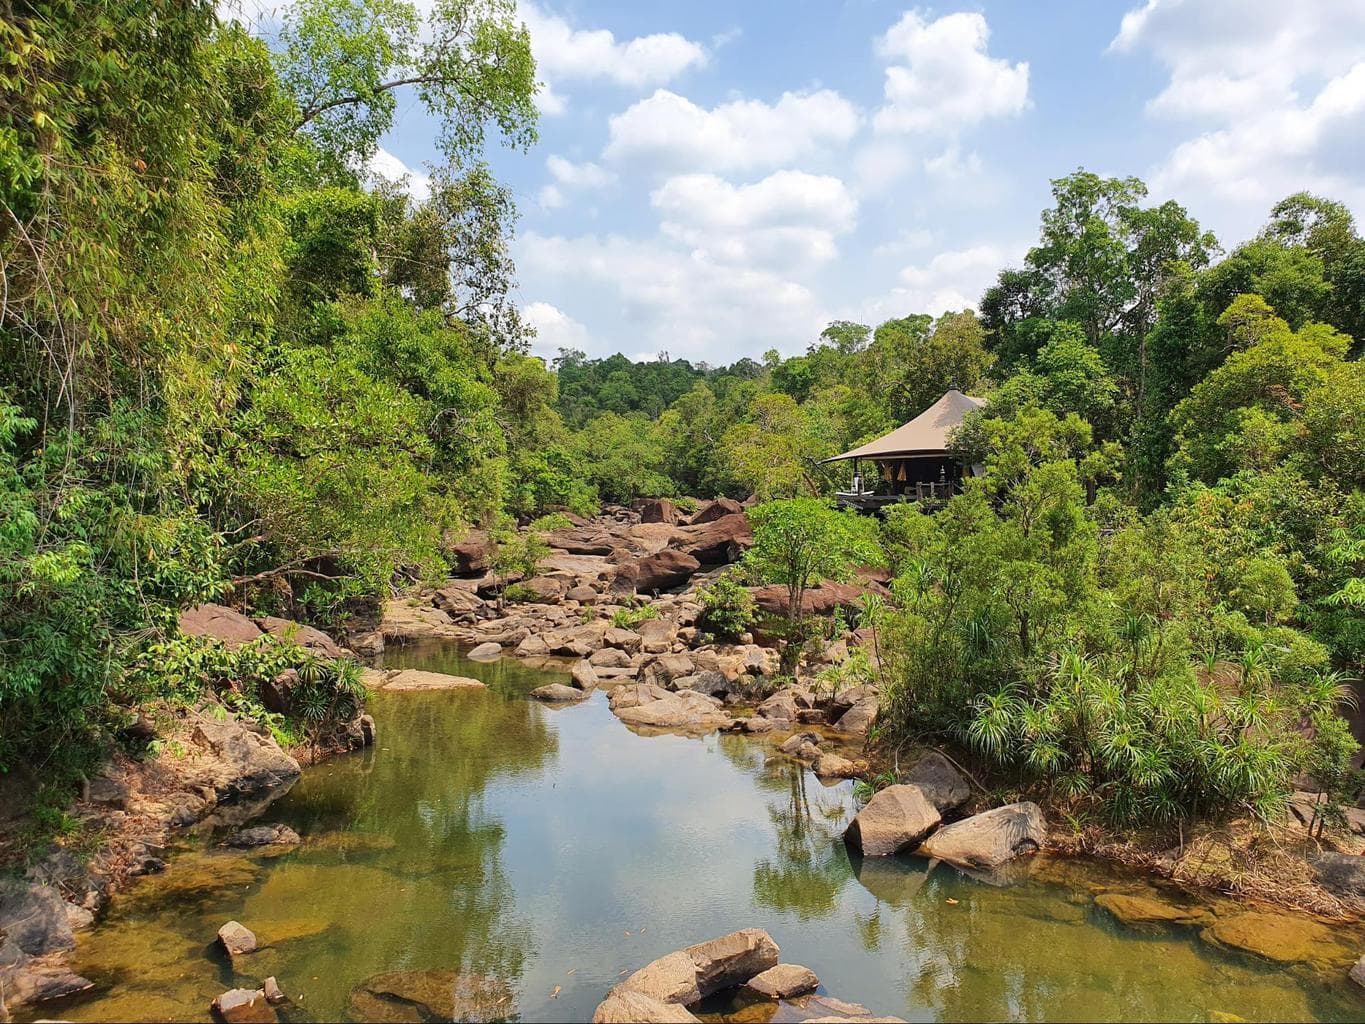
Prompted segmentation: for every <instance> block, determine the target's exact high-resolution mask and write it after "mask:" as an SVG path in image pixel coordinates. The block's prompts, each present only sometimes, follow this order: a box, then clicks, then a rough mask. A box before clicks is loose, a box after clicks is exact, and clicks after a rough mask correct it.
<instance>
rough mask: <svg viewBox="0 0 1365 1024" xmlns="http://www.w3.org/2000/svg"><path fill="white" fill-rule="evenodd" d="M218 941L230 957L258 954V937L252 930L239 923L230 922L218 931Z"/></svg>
mask: <svg viewBox="0 0 1365 1024" xmlns="http://www.w3.org/2000/svg"><path fill="white" fill-rule="evenodd" d="M218 941H219V942H220V943H221V944H222V946H223V949H225V950H226V951H227V955H228V956H241V955H243V954H244V953H254V952H256V936H255V934H254V933H253V932H252V931H251V929H249V928H247V927H245V926H244V925H242V924H241V923H239V922H237V921H229V922H228V923H227V924H225V925H223V927H221V928H219V929H218Z"/></svg>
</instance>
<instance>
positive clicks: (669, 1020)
mask: <svg viewBox="0 0 1365 1024" xmlns="http://www.w3.org/2000/svg"><path fill="white" fill-rule="evenodd" d="M592 1021H593V1024H689V1022H690V1024H696V1022H697V1018H696V1017H694V1016H692V1014H691V1013H689V1012H688V1011H687V1010H686V1009H685V1008H684V1007H682V1006H679V1005H678V1004H677V1003H663V1002H660V1001H659V1000H657V999H655V998H653V997H652V996H648V995H646V994H645V993H643V992H631V991H628V990H622V989H620V988H619V987H618V988H616V989H613V990H612V992H611V993H610V994H609V995H608V996H607V998H606V999H604V1000H603V1001H602V1002H601V1003H600V1004H599V1005H598V1007H597V1010H596V1012H595V1013H593V1015H592Z"/></svg>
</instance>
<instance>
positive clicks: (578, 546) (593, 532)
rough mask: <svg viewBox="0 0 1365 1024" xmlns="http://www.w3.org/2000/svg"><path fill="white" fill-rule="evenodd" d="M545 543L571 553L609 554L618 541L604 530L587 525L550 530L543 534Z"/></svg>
mask: <svg viewBox="0 0 1365 1024" xmlns="http://www.w3.org/2000/svg"><path fill="white" fill-rule="evenodd" d="M545 543H547V544H549V545H550V547H552V548H557V549H558V550H560V551H567V552H568V553H569V554H571V555H609V554H611V553H612V551H613V549H614V548H615V547H616V545H617V543H618V541H617V539H616V538H615V537H613V536H612V535H611V534H609V533H607V532H606V531H604V530H600V529H597V528H596V527H592V526H588V527H582V528H578V529H573V530H552V531H550V532H549V533H547V534H546V535H545Z"/></svg>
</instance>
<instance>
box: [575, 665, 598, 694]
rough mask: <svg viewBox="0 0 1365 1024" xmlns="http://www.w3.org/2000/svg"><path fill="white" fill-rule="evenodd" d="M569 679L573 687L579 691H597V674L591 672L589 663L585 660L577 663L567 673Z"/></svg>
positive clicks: (591, 668)
mask: <svg viewBox="0 0 1365 1024" xmlns="http://www.w3.org/2000/svg"><path fill="white" fill-rule="evenodd" d="M569 678H570V679H571V680H572V681H573V685H574V686H575V687H577V688H578V689H580V690H583V691H587V690H595V689H597V682H598V680H597V673H596V672H595V671H594V670H593V667H592V664H591V662H589V661H587V660H586V659H584V660H581V661H579V662H578V663H577V664H575V665H574V667H573V668H572V669H571V670H570V672H569Z"/></svg>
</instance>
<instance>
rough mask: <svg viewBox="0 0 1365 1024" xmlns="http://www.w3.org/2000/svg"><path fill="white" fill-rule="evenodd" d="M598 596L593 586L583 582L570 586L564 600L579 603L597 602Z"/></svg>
mask: <svg viewBox="0 0 1365 1024" xmlns="http://www.w3.org/2000/svg"><path fill="white" fill-rule="evenodd" d="M597 598H598V593H597V591H596V590H594V589H593V588H592V587H588V586H584V585H583V584H579V585H578V586H576V587H570V588H569V591H568V593H566V594H565V595H564V600H566V601H577V602H578V603H579V604H596V603H597Z"/></svg>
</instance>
